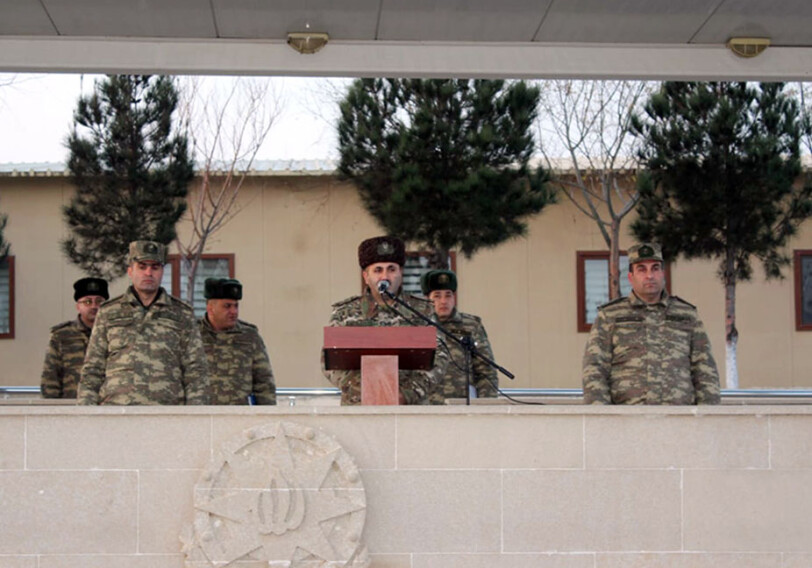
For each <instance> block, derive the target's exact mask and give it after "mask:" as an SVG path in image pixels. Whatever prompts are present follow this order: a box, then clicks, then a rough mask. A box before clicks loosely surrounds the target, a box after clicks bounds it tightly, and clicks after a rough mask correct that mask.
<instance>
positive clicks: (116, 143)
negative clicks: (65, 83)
mask: <svg viewBox="0 0 812 568" xmlns="http://www.w3.org/2000/svg"><path fill="white" fill-rule="evenodd" d="M177 103H178V93H177V90H176V88H175V85H174V82H173V80H172V78H170V77H159V76H142V75H110V76H108V77H107V78H105V79H104V80H101V81H98V82H96V85H95V89H94V92H93V94H91V95H89V96H83V97H80V99H79V102H78V105H77V108H76V111H75V112H74V116H73V120H74V128H73V132H71V134H70V135H69V137H68V141H67V146H68V149H69V151H70V156H69V158H68V169H69V171H70V177H71V181H72V183H73V184H74V185H75V186H76V195H75V196H74V197H73V199H72V200H71V202H70V204H69V205H68V206H67V207H65V208H64V215H65V221H66V222H67V224H68V228H69V230H70V236H69V237H68V238H67V239H66V240H65V241H63V243H62V248H63V250H64V252H65V254H66V255H67V257H68V259H69V260H70V261H71V262H72V263H74V264H76V265H78V266H80V267H81V268H82V269H83V270H85V271H86V272H88V273H89V274H93V275H98V276H102V277H104V278H108V279H112V278H116V277H118V276H121V275H122V274H124V273H125V272H126V268H127V267H126V256H127V245H128V243H129V242H130V241H134V240H143V239H146V240H154V241H158V242H161V243H165V244H168V243H169V242H171V241H172V240H173V239H174V238H175V236H176V233H175V224H176V223H177V221H178V220H179V219H180V217H181V215H182V214H183V212H184V211H185V210H186V201H185V198H186V194H187V191H188V186H189V183H190V182H191V180H192V178H193V175H194V167H193V161H192V158H191V156H190V154H189V151H188V147H187V140H186V137H185V136H183V135H182V134H179V133H178V132H176V130H177V129H176V128H173V113H174V112H175V108H176V106H177Z"/></svg>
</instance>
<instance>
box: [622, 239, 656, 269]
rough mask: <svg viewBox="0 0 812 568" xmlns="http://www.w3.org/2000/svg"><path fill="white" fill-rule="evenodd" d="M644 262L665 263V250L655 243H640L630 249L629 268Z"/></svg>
mask: <svg viewBox="0 0 812 568" xmlns="http://www.w3.org/2000/svg"><path fill="white" fill-rule="evenodd" d="M644 260H659V261H660V262H663V249H662V248H661V247H660V245H658V244H655V243H640V244H637V245H634V246H633V247H630V248H629V266H631V265H632V264H634V263H635V262H643V261H644Z"/></svg>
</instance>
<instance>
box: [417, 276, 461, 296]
mask: <svg viewBox="0 0 812 568" xmlns="http://www.w3.org/2000/svg"><path fill="white" fill-rule="evenodd" d="M420 288H421V289H422V290H423V295H424V296H428V295H429V293H430V292H432V291H434V290H451V291H452V292H456V291H457V275H456V274H454V273H453V272H451V271H450V270H429V271H428V272H426V273H425V274H423V276H422V277H421V278H420Z"/></svg>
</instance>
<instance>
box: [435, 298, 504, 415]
mask: <svg viewBox="0 0 812 568" xmlns="http://www.w3.org/2000/svg"><path fill="white" fill-rule="evenodd" d="M433 318H434V320H435V321H439V322H440V323H441V324H442V325H443V327H445V328H446V329H447V330H448V331H449V332H451V333H452V334H454V335H455V336H456V337H464V336H468V337H470V338H472V339H473V340H474V344H475V345H476V347H477V350H478V351H479V352H480V353H482V355H484V356H485V357H487V358H488V359H491V360H493V352H492V351H491V344H490V341H488V333H487V332H486V331H485V327H484V326H483V325H482V320H481V319H480V318H479V317H478V316H474V315H471V314H465V313H462V312H458V311H457V309H456V308H454V311H453V312H451V316H450V317H449V318H448V319H447V320H445V321H443V320H439V319H438V317H437V314H434V316H433ZM439 337H440V339H442V340H443V341H444V342H445V344H446V345H447V346H448V350H449V351H450V358H451V361H449V363H448V368H447V369H446V373H445V377H443V380H442V381H441V383H440V384H439V385H437V386H436V387H435V388H434V389H432V392H431V394H430V395H429V402H431V403H432V404H443V403H444V402H445V399H447V398H466V393H465V391H466V385H467V379H466V372H465V350H464V349H463V348H462V345H460V344H459V343H457V342H456V341H454V340H453V339H449V338H447V337H445V336H444V335H442V334H441V335H440V336H439ZM440 349H443V348H442V347H441V348H440ZM471 363H472V368H471V371H472V376H471V385H472V386H473V387H474V388H476V392H477V396H478V397H480V398H482V397H495V396H496V388H494V385H497V381H498V378H497V376H496V369H494V368H493V367H491V366H490V365H488V364H487V363H486V362H485V361H483V360H482V359H479V358H478V357H474V358H473V359H472V361H471Z"/></svg>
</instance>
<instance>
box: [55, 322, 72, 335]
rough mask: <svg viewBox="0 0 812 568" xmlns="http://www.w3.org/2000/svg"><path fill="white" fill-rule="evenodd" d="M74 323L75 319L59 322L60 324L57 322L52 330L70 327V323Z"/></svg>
mask: <svg viewBox="0 0 812 568" xmlns="http://www.w3.org/2000/svg"><path fill="white" fill-rule="evenodd" d="M72 324H73V320H68V321H63V322H62V323H58V324H56V325H55V326H53V327H52V328H51V331H52V332H54V331H59V330H60V329H64V328H66V327H69V326H70V325H72Z"/></svg>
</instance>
